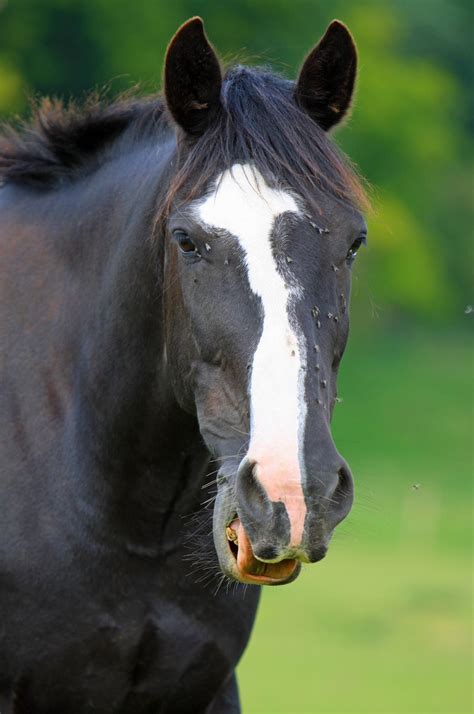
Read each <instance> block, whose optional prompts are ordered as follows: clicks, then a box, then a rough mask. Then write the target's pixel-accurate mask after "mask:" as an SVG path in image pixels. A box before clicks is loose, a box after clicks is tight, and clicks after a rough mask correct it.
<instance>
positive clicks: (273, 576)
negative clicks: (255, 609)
mask: <svg viewBox="0 0 474 714" xmlns="http://www.w3.org/2000/svg"><path fill="white" fill-rule="evenodd" d="M226 535H227V540H228V547H229V550H230V552H231V553H232V557H233V558H234V560H235V565H236V570H237V572H238V579H239V580H240V581H241V582H245V583H251V584H255V585H281V584H283V583H286V582H287V581H288V580H289V579H290V578H291V579H292V580H293V579H294V577H296V575H297V572H296V570H297V569H298V571H299V565H300V564H299V563H298V561H297V560H293V559H291V560H290V559H285V560H281V561H280V562H279V563H265V562H263V561H261V560H258V559H257V558H256V557H255V555H254V553H253V550H252V545H251V543H250V539H249V537H248V535H247V532H246V530H245V528H244V526H243V524H242V522H241V521H240V519H239V518H238V517H235V518H234V519H233V520H232V522H231V523H230V525H229V526H228V527H227V529H226Z"/></svg>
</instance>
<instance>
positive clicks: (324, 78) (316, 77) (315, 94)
mask: <svg viewBox="0 0 474 714" xmlns="http://www.w3.org/2000/svg"><path fill="white" fill-rule="evenodd" d="M356 71H357V50H356V46H355V43H354V40H353V39H352V35H351V33H350V32H349V30H348V29H347V27H346V26H345V25H343V23H342V22H339V20H333V21H332V22H331V24H330V25H329V27H328V29H327V30H326V34H325V35H324V36H323V37H322V38H321V39H320V41H319V42H318V44H317V45H316V47H314V49H313V50H311V52H310V53H309V55H308V57H307V58H306V60H305V62H304V63H303V66H302V68H301V70H300V74H299V77H298V81H297V83H296V89H295V98H296V101H297V102H298V104H299V105H300V106H301V107H302V108H303V109H304V110H305V111H306V112H307V113H308V114H309V115H310V116H311V118H312V119H314V121H315V122H316V123H317V124H319V126H321V127H322V128H323V129H324V130H325V131H327V130H328V129H330V128H331V127H333V126H335V125H336V124H339V122H340V121H341V120H342V119H343V117H344V116H345V114H346V113H347V110H348V109H349V107H350V103H351V98H352V93H353V91H354V83H355V78H356Z"/></svg>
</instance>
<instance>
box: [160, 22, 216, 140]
mask: <svg viewBox="0 0 474 714" xmlns="http://www.w3.org/2000/svg"><path fill="white" fill-rule="evenodd" d="M221 85H222V73H221V68H220V65H219V60H218V59H217V56H216V53H215V52H214V50H213V48H212V47H211V45H210V44H209V42H208V39H207V37H206V35H205V32H204V25H203V22H202V20H201V18H200V17H193V18H191V19H190V20H188V21H187V22H185V23H184V25H182V26H181V27H180V28H179V30H178V31H177V32H176V34H175V35H174V37H173V39H172V40H171V42H170V44H169V46H168V50H167V52H166V58H165V67H164V87H165V97H166V103H167V105H168V109H169V110H170V112H171V114H172V115H173V117H174V119H175V120H176V122H177V123H178V124H179V126H180V127H181V128H182V129H184V131H185V132H186V133H187V134H190V135H191V136H200V135H201V134H203V133H204V132H205V130H206V129H207V127H208V126H209V125H210V123H211V122H212V120H213V119H214V118H215V116H216V114H217V113H218V112H219V111H220V108H221V103H220V94H221Z"/></svg>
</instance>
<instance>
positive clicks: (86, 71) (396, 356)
mask: <svg viewBox="0 0 474 714" xmlns="http://www.w3.org/2000/svg"><path fill="white" fill-rule="evenodd" d="M472 8H474V4H473V3H472V2H467V1H464V0H399V1H394V0H392V1H390V0H387V1H385V2H384V1H383V0H378V1H377V2H375V1H374V2H358V1H357V0H331V2H329V1H328V0H320V1H317V0H292V1H290V0H271V1H270V0H232V1H231V0H227V1H226V0H221V1H220V2H219V1H218V0H212V1H211V0H194V1H192V0H174V2H171V1H169V0H167V1H166V2H165V0H134V1H133V2H130V1H129V0H0V115H1V116H3V117H5V118H6V117H8V118H11V117H12V115H14V114H18V115H24V114H27V112H28V97H31V96H37V95H40V94H44V93H47V94H55V95H60V96H64V97H70V96H75V97H78V98H81V97H83V96H84V94H85V92H86V91H87V90H89V89H91V88H97V87H99V88H107V90H108V91H109V92H110V94H111V95H113V94H115V93H117V92H119V91H121V90H123V89H127V88H129V87H130V86H132V85H133V84H135V83H136V82H141V83H142V88H143V91H156V90H157V89H158V88H159V85H160V75H161V63H162V57H163V54H164V51H165V48H166V44H167V42H168V41H169V39H170V37H171V35H172V34H173V32H174V31H175V30H176V28H177V26H178V25H179V24H180V23H181V22H183V21H184V20H186V19H187V18H188V17H190V16H192V15H195V14H199V15H201V16H202V17H203V18H204V20H205V23H206V28H207V32H208V34H209V37H210V39H211V40H212V42H213V43H214V44H215V46H216V47H217V49H218V50H219V51H220V53H221V56H223V58H224V59H225V61H226V62H232V61H236V60H237V61H246V62H250V63H259V64H262V63H263V64H271V65H272V66H273V67H274V68H275V69H276V70H278V71H280V72H283V73H284V74H286V75H288V76H294V75H295V72H296V71H297V68H298V66H299V64H300V63H301V60H302V59H303V57H304V56H305V54H306V53H307V52H308V51H309V49H310V48H311V47H312V45H313V44H314V43H315V41H316V40H317V39H318V37H319V36H320V35H321V34H322V32H323V31H324V29H325V27H326V25H327V24H328V22H329V21H330V20H331V19H333V18H334V17H338V18H339V19H341V20H343V21H344V22H346V24H348V25H349V27H350V29H351V30H352V32H353V34H354V36H355V39H356V42H357V44H358V47H359V52H360V72H359V83H358V91H357V98H356V102H355V108H354V112H353V116H352V118H351V119H350V121H349V122H347V123H346V125H345V126H344V127H343V128H342V129H340V130H339V131H337V132H336V135H335V140H336V141H337V142H338V143H339V144H340V145H341V146H342V147H343V148H344V149H345V150H346V151H347V152H348V153H349V155H350V156H351V158H352V159H353V160H354V161H355V162H356V163H357V164H358V166H359V168H360V170H361V172H362V173H363V174H364V175H365V176H366V177H367V179H368V181H369V183H370V184H371V197H372V201H373V207H374V208H373V212H372V213H371V215H369V217H368V219H369V221H368V222H369V246H368V249H367V250H366V251H363V252H362V251H361V254H360V256H359V258H358V260H357V263H356V266H355V269H354V270H355V280H354V290H353V298H352V336H351V340H350V343H349V347H348V350H347V354H346V357H345V358H344V362H343V365H342V368H341V376H340V390H339V391H340V394H341V396H342V397H343V402H342V403H341V404H340V405H338V407H337V409H336V414H335V418H334V434H335V438H336V442H337V444H338V447H339V449H340V450H341V452H342V453H343V454H344V456H345V457H346V458H347V459H348V461H349V463H350V464H351V466H352V469H353V471H354V474H355V477H356V484H357V491H356V494H357V496H356V503H355V506H354V509H353V511H352V513H351V515H350V516H349V518H348V519H347V520H346V521H345V522H344V523H343V524H342V525H341V526H340V527H339V529H338V531H337V532H336V535H335V536H334V539H333V544H332V547H331V550H330V553H329V556H328V557H327V558H326V559H325V560H324V561H322V562H321V563H319V564H317V565H314V566H307V567H306V568H305V569H304V571H303V573H302V575H301V576H300V578H299V579H298V580H297V581H296V583H294V584H293V585H291V586H288V587H283V588H274V589H266V590H265V591H264V593H263V599H262V605H261V608H260V612H259V616H258V620H257V624H256V628H255V631H254V635H253V637H252V640H251V643H250V645H249V647H248V649H247V652H246V654H245V656H244V658H243V660H242V663H241V665H240V667H239V676H240V686H241V695H242V701H243V705H244V712H246V714H271V713H273V712H275V713H276V712H284V713H285V714H299V713H302V712H308V713H309V712H311V714H312V713H317V714H321V713H322V712H337V713H338V714H342V713H343V712H347V713H354V714H355V713H356V712H360V713H362V712H371V713H372V712H373V713H374V714H375V713H376V712H394V713H395V712H396V713H397V714H401V713H402V712H403V713H408V712H410V713H413V714H422V713H423V712H440V713H441V712H442V713H445V714H458V713H461V712H469V711H471V707H472V701H471V697H472V679H471V674H470V673H471V667H472V628H471V617H472V610H471V608H472V604H471V603H472V581H471V563H472V526H471V519H472V508H471V503H472V500H471V495H472V487H471V479H472V465H473V463H472V462H473V459H472V456H473V452H472V443H471V441H472V406H473V399H472V386H471V385H472V351H471V345H470V330H471V322H472V319H473V317H474V312H472V311H471V309H470V305H471V304H474V296H473V295H472V273H471V271H472V265H473V261H472V257H473V256H472V247H471V246H472V225H473V212H472V208H473V201H472V199H473V189H474V186H473V179H472V176H473V174H472V157H473V128H474V119H473V117H474V106H473V105H474V99H473V98H474V92H473V86H472V84H473V82H472V73H473V67H474V61H473V60H474V58H473V54H472V50H471V49H470V46H471V44H472V36H473V34H474V32H473V28H474V14H473V12H474V11H473V9H472ZM362 253H363V254H362Z"/></svg>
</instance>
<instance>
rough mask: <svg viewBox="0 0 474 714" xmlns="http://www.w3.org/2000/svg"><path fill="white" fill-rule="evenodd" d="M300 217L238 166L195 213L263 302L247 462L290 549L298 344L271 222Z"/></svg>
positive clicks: (299, 392)
mask: <svg viewBox="0 0 474 714" xmlns="http://www.w3.org/2000/svg"><path fill="white" fill-rule="evenodd" d="M288 211H290V212H292V213H296V214H299V213H300V210H299V208H298V206H297V204H296V201H295V199H294V198H293V196H292V195H291V194H289V193H287V192H285V191H281V190H277V189H273V188H270V187H269V186H268V184H267V183H266V182H265V180H264V178H263V177H262V175H261V174H259V173H258V172H257V171H256V170H255V169H252V168H251V167H249V166H248V165H245V166H244V165H242V164H236V165H235V166H234V167H233V168H232V171H226V172H225V173H224V174H223V175H222V176H221V177H220V179H219V180H218V182H217V185H216V189H215V191H214V192H213V193H212V194H211V195H210V196H208V197H207V198H206V199H205V200H204V201H203V202H202V203H200V204H199V205H198V206H197V216H198V219H199V220H200V221H202V222H203V223H204V224H206V225H207V226H213V227H215V228H219V229H224V230H226V231H227V232H229V233H231V234H232V235H233V236H235V238H236V239H237V240H238V242H239V244H240V246H241V248H242V249H243V252H244V255H245V262H246V267H247V271H248V280H249V284H250V288H251V290H252V291H253V292H254V293H255V295H258V297H259V298H260V299H261V302H262V307H263V327H262V334H261V337H260V341H259V343H258V346H257V349H256V351H255V354H254V357H253V363H252V371H251V378H250V379H251V381H250V414H251V433H250V446H249V451H248V454H247V456H248V458H249V459H250V460H252V461H255V462H256V463H257V476H258V478H259V480H260V481H261V483H262V485H263V486H264V488H265V489H266V491H267V494H268V496H269V498H270V499H271V500H272V501H278V500H281V501H283V502H284V503H285V505H286V508H287V511H288V513H289V517H290V522H291V542H292V543H293V544H294V545H299V544H300V542H301V538H302V534H303V527H304V514H305V510H306V509H305V506H304V497H303V490H302V483H301V474H302V464H301V463H300V460H301V462H302V456H303V455H302V450H303V441H304V425H305V418H306V404H305V400H304V376H305V370H306V364H305V363H306V359H305V358H306V354H305V346H304V340H303V338H302V336H301V335H298V336H297V335H296V334H295V329H294V327H293V326H292V324H291V321H290V313H291V309H292V302H293V301H294V299H295V298H297V296H298V293H299V292H300V290H299V287H298V285H297V283H296V281H293V285H289V284H288V283H287V282H285V279H284V278H283V276H282V275H281V273H280V272H279V271H278V268H277V264H276V261H275V258H274V255H273V252H272V246H271V235H272V229H273V226H274V223H275V219H276V218H277V216H279V215H280V214H282V213H286V212H288Z"/></svg>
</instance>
